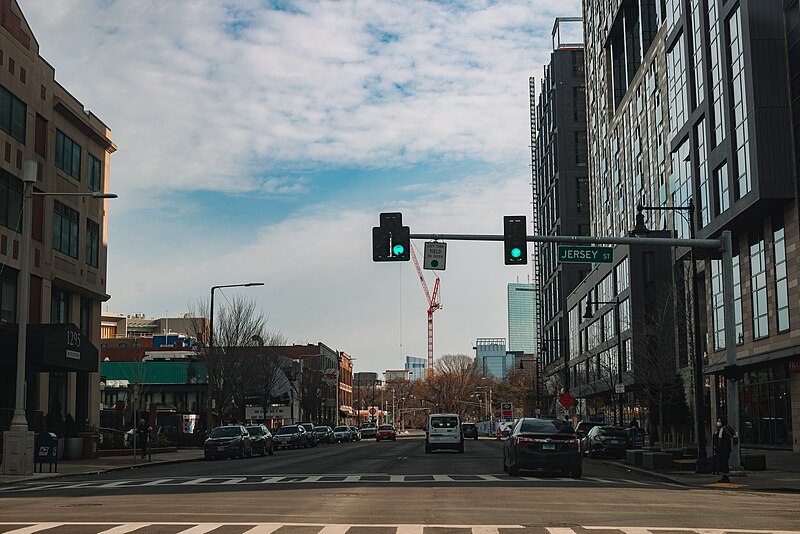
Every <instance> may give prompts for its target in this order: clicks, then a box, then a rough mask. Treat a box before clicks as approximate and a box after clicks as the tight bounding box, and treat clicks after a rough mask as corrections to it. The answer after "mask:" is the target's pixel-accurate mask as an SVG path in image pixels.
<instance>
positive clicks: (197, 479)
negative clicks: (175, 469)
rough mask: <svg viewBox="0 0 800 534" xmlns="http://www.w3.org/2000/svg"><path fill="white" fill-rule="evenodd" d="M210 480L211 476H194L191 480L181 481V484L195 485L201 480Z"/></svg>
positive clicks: (200, 482)
mask: <svg viewBox="0 0 800 534" xmlns="http://www.w3.org/2000/svg"><path fill="white" fill-rule="evenodd" d="M209 480H212V479H211V478H207V477H204V478H194V479H192V480H187V481H186V482H181V486H195V485H197V484H202V483H203V482H207V481H209Z"/></svg>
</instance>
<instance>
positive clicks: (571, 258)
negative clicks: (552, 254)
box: [558, 245, 614, 263]
mask: <svg viewBox="0 0 800 534" xmlns="http://www.w3.org/2000/svg"><path fill="white" fill-rule="evenodd" d="M558 261H559V262H560V263H614V248H613V247H576V246H572V245H559V246H558Z"/></svg>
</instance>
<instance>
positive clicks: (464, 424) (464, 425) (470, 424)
mask: <svg viewBox="0 0 800 534" xmlns="http://www.w3.org/2000/svg"><path fill="white" fill-rule="evenodd" d="M461 428H475V423H461Z"/></svg>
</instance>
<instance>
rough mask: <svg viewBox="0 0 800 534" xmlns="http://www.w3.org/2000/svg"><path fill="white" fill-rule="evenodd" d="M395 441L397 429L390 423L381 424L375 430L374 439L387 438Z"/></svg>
mask: <svg viewBox="0 0 800 534" xmlns="http://www.w3.org/2000/svg"><path fill="white" fill-rule="evenodd" d="M387 439H390V440H392V441H397V430H396V429H395V428H394V427H393V426H392V425H381V426H379V427H378V430H377V431H376V432H375V441H381V440H387Z"/></svg>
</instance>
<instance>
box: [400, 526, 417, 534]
mask: <svg viewBox="0 0 800 534" xmlns="http://www.w3.org/2000/svg"><path fill="white" fill-rule="evenodd" d="M422 531H423V526H422V525H400V526H398V527H397V531H396V532H395V534H422Z"/></svg>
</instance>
